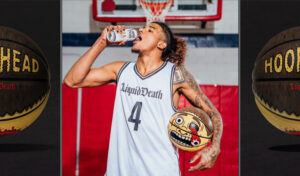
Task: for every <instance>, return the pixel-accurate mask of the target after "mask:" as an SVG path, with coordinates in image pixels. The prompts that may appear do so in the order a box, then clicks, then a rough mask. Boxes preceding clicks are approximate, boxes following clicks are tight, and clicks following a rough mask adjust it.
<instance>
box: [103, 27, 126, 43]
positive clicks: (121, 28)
mask: <svg viewBox="0 0 300 176" xmlns="http://www.w3.org/2000/svg"><path fill="white" fill-rule="evenodd" d="M113 30H115V31H117V32H118V33H120V32H122V31H124V30H125V26H124V25H117V26H112V25H111V26H107V27H106V28H105V29H104V30H103V31H102V34H101V36H100V37H99V39H100V40H101V41H103V42H104V43H105V44H106V45H107V46H108V45H125V43H126V40H123V41H121V42H109V41H108V40H107V34H108V33H109V32H111V31H113Z"/></svg>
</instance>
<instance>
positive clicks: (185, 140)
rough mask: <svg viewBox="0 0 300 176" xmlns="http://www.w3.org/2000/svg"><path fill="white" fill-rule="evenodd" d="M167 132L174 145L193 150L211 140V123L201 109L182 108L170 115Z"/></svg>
mask: <svg viewBox="0 0 300 176" xmlns="http://www.w3.org/2000/svg"><path fill="white" fill-rule="evenodd" d="M168 134H169V138H170V140H171V142H172V143H173V144H174V145H175V146H176V147H178V148H180V149H182V150H184V151H189V152H194V151H197V150H200V149H202V148H204V147H205V146H206V145H207V144H208V143H209V142H210V141H211V138H212V136H213V124H212V122H211V120H210V117H209V116H208V115H207V114H206V113H205V112H204V111H202V110H201V109H198V108H192V107H187V108H182V109H180V110H179V111H178V112H176V113H175V114H174V115H173V116H172V117H171V119H170V121H169V124H168Z"/></svg>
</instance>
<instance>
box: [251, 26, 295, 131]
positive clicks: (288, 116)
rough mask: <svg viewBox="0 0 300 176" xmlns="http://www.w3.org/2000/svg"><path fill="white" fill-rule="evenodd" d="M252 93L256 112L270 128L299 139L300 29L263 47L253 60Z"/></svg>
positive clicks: (284, 33) (281, 34)
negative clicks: (257, 111)
mask: <svg viewBox="0 0 300 176" xmlns="http://www.w3.org/2000/svg"><path fill="white" fill-rule="evenodd" d="M252 90H253V93H254V98H255V102H256V105H257V107H258V109H259V110H260V112H261V113H262V115H263V116H264V117H265V118H266V119H267V120H268V121H269V122H270V123H271V124H272V125H273V126H275V127H276V128H278V129H279V130H281V131H284V132H286V133H288V134H292V135H300V104H299V100H300V27H294V28H291V29H288V30H285V31H283V32H281V33H279V34H277V35H275V36H274V37H273V38H271V40H269V41H268V42H267V43H266V45H265V46H264V47H263V49H262V50H261V51H260V53H259V54H258V56H257V58H256V62H255V66H254V69H253V72H252Z"/></svg>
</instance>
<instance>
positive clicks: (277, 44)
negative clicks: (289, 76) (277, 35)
mask: <svg viewBox="0 0 300 176" xmlns="http://www.w3.org/2000/svg"><path fill="white" fill-rule="evenodd" d="M298 40H300V39H293V40H288V41H285V42H282V43H278V44H277V45H274V46H273V47H271V48H269V49H268V50H266V51H265V52H264V53H263V54H262V55H261V57H264V56H265V55H266V53H268V52H269V51H271V50H272V49H274V48H276V47H278V46H280V45H284V44H286V43H289V42H295V41H298Z"/></svg>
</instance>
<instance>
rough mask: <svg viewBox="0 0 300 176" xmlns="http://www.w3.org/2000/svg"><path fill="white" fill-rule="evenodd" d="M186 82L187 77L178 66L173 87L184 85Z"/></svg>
mask: <svg viewBox="0 0 300 176" xmlns="http://www.w3.org/2000/svg"><path fill="white" fill-rule="evenodd" d="M184 82H185V76H184V73H183V71H182V67H180V66H176V68H175V71H174V75H173V85H177V84H182V83H184Z"/></svg>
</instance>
